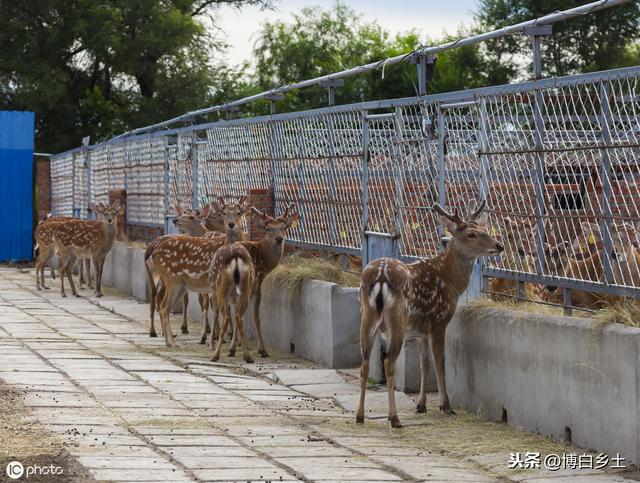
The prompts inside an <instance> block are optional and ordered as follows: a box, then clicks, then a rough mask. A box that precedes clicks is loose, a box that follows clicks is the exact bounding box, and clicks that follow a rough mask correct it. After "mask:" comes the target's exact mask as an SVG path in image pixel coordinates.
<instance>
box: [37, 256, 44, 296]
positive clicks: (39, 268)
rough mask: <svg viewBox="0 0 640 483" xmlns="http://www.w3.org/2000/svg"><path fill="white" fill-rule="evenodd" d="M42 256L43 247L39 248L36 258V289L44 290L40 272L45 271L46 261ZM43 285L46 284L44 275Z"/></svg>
mask: <svg viewBox="0 0 640 483" xmlns="http://www.w3.org/2000/svg"><path fill="white" fill-rule="evenodd" d="M42 261H43V256H42V249H39V250H38V258H37V260H36V290H42V287H41V286H40V272H42V273H44V263H42ZM42 285H44V276H43V277H42Z"/></svg>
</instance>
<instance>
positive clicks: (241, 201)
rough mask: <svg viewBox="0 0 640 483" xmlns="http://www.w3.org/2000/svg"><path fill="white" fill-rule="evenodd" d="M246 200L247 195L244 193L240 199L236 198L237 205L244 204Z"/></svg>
mask: <svg viewBox="0 0 640 483" xmlns="http://www.w3.org/2000/svg"><path fill="white" fill-rule="evenodd" d="M246 202H247V196H246V195H242V196H241V197H240V199H239V200H238V206H244V205H245V204H246Z"/></svg>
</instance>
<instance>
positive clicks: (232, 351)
mask: <svg viewBox="0 0 640 483" xmlns="http://www.w3.org/2000/svg"><path fill="white" fill-rule="evenodd" d="M228 355H229V357H235V355H236V350H235V349H233V350H231V349H229V354H228Z"/></svg>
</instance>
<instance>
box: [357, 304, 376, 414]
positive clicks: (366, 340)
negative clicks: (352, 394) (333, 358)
mask: <svg viewBox="0 0 640 483" xmlns="http://www.w3.org/2000/svg"><path fill="white" fill-rule="evenodd" d="M370 330H371V328H370V326H369V324H366V323H365V316H364V313H363V317H362V321H361V322H360V354H361V355H362V365H361V366H360V401H359V402H358V410H357V411H356V423H360V424H363V423H364V396H365V394H366V391H367V379H368V378H369V359H370V358H371V346H372V345H373V337H372V336H371V335H370Z"/></svg>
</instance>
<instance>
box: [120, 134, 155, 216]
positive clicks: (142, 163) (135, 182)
mask: <svg viewBox="0 0 640 483" xmlns="http://www.w3.org/2000/svg"><path fill="white" fill-rule="evenodd" d="M126 156H127V163H126V166H127V172H126V177H127V183H126V185H127V220H129V221H130V222H132V223H145V224H156V225H162V224H163V223H164V213H163V212H162V210H160V209H159V208H160V207H162V206H163V200H164V139H163V138H160V137H156V138H147V139H140V140H137V141H134V142H131V143H127V146H126Z"/></svg>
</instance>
